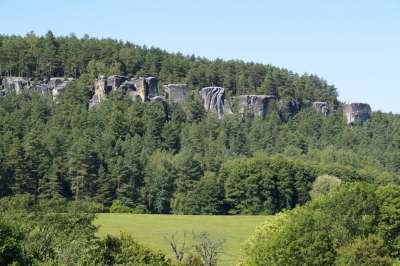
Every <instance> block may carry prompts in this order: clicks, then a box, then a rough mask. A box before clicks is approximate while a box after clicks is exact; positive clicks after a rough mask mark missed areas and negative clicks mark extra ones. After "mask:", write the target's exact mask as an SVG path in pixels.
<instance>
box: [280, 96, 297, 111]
mask: <svg viewBox="0 0 400 266" xmlns="http://www.w3.org/2000/svg"><path fill="white" fill-rule="evenodd" d="M278 109H279V111H280V112H281V113H291V114H295V113H298V112H300V110H301V106H300V103H299V102H298V101H296V100H294V99H291V100H282V99H281V100H279V102H278Z"/></svg>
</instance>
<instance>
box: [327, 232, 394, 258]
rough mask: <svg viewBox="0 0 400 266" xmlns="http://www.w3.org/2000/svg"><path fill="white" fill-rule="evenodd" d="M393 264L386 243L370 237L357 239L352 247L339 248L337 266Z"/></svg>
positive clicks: (373, 236)
mask: <svg viewBox="0 0 400 266" xmlns="http://www.w3.org/2000/svg"><path fill="white" fill-rule="evenodd" d="M393 262H394V260H393V258H391V257H390V256H389V252H388V250H387V247H386V246H385V242H384V241H383V240H382V239H380V238H379V237H377V236H375V235H369V236H368V238H366V239H356V240H355V241H354V242H353V243H351V244H350V245H348V246H344V247H341V248H339V249H338V256H337V258H336V262H335V265H360V266H367V265H368V266H390V265H392V264H393Z"/></svg>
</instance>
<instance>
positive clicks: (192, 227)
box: [95, 213, 272, 265]
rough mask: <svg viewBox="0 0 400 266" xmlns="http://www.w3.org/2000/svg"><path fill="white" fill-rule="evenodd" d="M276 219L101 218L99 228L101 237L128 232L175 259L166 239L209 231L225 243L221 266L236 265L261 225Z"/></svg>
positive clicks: (229, 217) (107, 216) (110, 215)
mask: <svg viewBox="0 0 400 266" xmlns="http://www.w3.org/2000/svg"><path fill="white" fill-rule="evenodd" d="M270 217H272V216H207V215H147V214H116V213H104V214H99V215H98V218H97V219H96V220H95V224H96V225H98V226H100V228H99V236H105V235H106V234H111V235H119V234H120V232H126V233H129V234H131V235H132V236H134V237H135V238H136V239H137V240H138V241H139V242H140V243H142V244H144V245H146V246H148V247H150V248H153V249H158V250H161V251H163V252H164V253H166V254H167V255H169V256H170V255H171V251H170V249H169V246H168V243H167V242H166V241H165V239H164V237H165V236H171V235H172V234H174V233H178V236H179V237H182V232H183V231H184V230H186V231H188V232H197V233H199V232H202V231H206V232H208V233H209V234H210V236H211V237H213V238H218V239H224V240H225V243H224V246H223V254H221V256H220V258H219V265H235V264H236V262H238V261H240V259H241V257H242V252H241V245H242V243H243V242H244V241H245V240H246V239H247V238H248V237H249V236H250V234H251V233H252V232H253V231H254V229H255V228H256V226H257V225H259V224H260V223H262V222H264V221H266V220H267V219H269V218H270Z"/></svg>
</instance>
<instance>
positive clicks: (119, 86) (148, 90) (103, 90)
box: [89, 75, 158, 107]
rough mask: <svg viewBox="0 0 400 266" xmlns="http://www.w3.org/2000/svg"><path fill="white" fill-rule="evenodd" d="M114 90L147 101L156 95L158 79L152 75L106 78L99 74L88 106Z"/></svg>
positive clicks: (97, 102)
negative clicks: (145, 76)
mask: <svg viewBox="0 0 400 266" xmlns="http://www.w3.org/2000/svg"><path fill="white" fill-rule="evenodd" d="M116 90H123V91H124V92H125V93H126V94H127V95H129V96H130V97H131V98H132V99H133V100H136V99H137V98H139V97H140V99H141V100H142V101H143V102H147V101H149V100H151V99H152V98H154V97H156V96H157V95H158V81H157V79H156V78H154V77H148V78H128V77H124V76H118V75H112V76H109V77H108V78H107V79H105V78H104V77H102V76H100V77H99V78H98V79H96V80H95V83H94V95H93V97H92V99H91V100H90V102H89V107H95V106H97V105H98V104H99V103H101V102H102V101H104V100H105V99H106V98H107V95H108V94H109V93H110V92H112V91H116Z"/></svg>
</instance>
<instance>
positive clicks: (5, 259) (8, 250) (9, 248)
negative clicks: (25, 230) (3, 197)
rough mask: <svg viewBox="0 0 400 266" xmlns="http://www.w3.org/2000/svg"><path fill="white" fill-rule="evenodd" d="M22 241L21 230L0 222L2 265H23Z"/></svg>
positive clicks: (0, 258) (0, 259) (0, 260)
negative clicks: (17, 263)
mask: <svg viewBox="0 0 400 266" xmlns="http://www.w3.org/2000/svg"><path fill="white" fill-rule="evenodd" d="M22 240H23V234H22V232H21V231H20V230H18V229H17V228H16V227H13V226H10V225H8V224H6V223H3V222H2V221H0V265H9V264H11V263H16V262H20V263H22V261H23V260H24V256H23V252H22Z"/></svg>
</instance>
